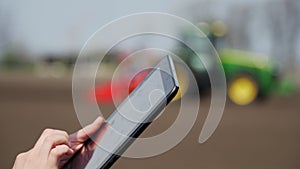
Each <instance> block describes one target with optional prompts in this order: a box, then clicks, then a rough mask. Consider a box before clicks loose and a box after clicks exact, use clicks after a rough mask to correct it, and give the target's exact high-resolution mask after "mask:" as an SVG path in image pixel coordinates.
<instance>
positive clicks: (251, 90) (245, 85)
mask: <svg viewBox="0 0 300 169" xmlns="http://www.w3.org/2000/svg"><path fill="white" fill-rule="evenodd" d="M257 94H258V86H257V84H256V82H255V81H254V80H253V79H252V78H250V77H238V78H235V79H234V80H233V81H231V82H230V84H229V86H228V97H229V98H230V100H231V101H232V102H234V103H235V104H238V105H247V104H250V103H251V102H253V101H254V100H255V99H256V97H257Z"/></svg>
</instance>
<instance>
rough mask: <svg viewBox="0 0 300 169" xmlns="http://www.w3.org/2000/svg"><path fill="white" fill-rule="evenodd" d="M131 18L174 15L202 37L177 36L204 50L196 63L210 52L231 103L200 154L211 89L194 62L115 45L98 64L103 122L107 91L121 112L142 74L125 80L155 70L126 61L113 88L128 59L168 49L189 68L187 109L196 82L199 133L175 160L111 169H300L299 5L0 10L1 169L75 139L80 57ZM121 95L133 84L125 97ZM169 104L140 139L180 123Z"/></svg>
mask: <svg viewBox="0 0 300 169" xmlns="http://www.w3.org/2000/svg"><path fill="white" fill-rule="evenodd" d="M135 12H166V13H170V14H173V15H177V16H179V17H183V18H185V19H187V20H188V21H190V22H192V23H193V24H195V25H196V26H197V27H198V28H199V29H201V30H202V31H203V33H204V34H205V35H206V36H207V37H208V39H209V41H208V40H207V39H206V38H203V39H201V38H199V37H195V36H193V35H191V34H189V30H186V29H181V28H180V29H178V30H177V31H178V33H179V34H180V36H181V37H182V39H184V40H185V41H188V42H190V43H193V44H195V45H199V46H201V47H202V49H203V53H202V54H203V55H204V56H208V57H209V54H210V53H211V51H210V50H211V49H210V47H208V46H210V45H213V46H214V47H215V49H216V50H217V51H218V53H219V56H220V60H221V65H215V66H222V67H223V68H224V71H225V75H226V79H227V87H228V91H227V92H228V99H227V103H226V107H225V110H224V115H223V118H222V121H221V123H220V125H219V127H218V128H217V130H216V132H215V134H214V135H213V136H212V137H211V138H210V139H209V140H208V142H206V143H204V144H199V143H198V137H199V133H200V131H201V128H202V126H203V122H204V120H205V117H206V115H207V112H208V110H209V106H210V94H209V93H210V92H209V91H210V83H209V79H208V75H207V72H206V70H205V69H204V67H203V64H202V63H201V61H200V60H199V59H197V57H196V56H195V53H194V52H193V51H192V50H191V49H189V48H188V47H187V46H185V45H184V44H181V43H178V42H175V43H174V42H170V39H165V38H164V37H155V36H151V37H149V36H144V37H135V38H132V39H128V41H125V42H123V43H121V44H118V45H117V46H115V47H114V48H113V49H111V50H110V51H109V52H108V53H107V54H106V55H105V58H104V62H103V63H102V64H101V67H100V69H99V71H98V76H97V80H99V84H96V89H95V90H94V91H95V94H96V101H97V103H98V104H99V105H100V107H101V110H102V112H104V114H106V115H109V113H111V112H112V111H113V110H114V108H115V106H114V105H113V102H112V96H111V95H112V93H111V92H109V91H110V90H108V89H110V88H111V87H113V89H114V91H117V93H120V100H122V98H124V97H126V96H127V95H128V93H129V92H130V91H132V90H133V89H134V88H135V87H136V85H137V84H138V83H139V82H140V81H141V80H142V79H143V78H144V77H145V76H146V74H147V71H146V73H144V72H142V73H140V74H138V75H137V76H135V79H134V80H132V78H129V77H131V76H128V74H130V75H131V74H132V75H135V74H136V73H137V71H139V70H141V69H142V67H145V66H149V64H150V65H152V66H153V65H154V63H155V62H156V61H157V57H153V58H149V59H150V60H151V62H147V63H145V60H144V59H140V60H137V59H135V60H134V61H133V60H130V59H129V60H127V62H126V63H124V64H125V65H126V66H125V68H128V69H126V70H123V71H122V70H121V72H123V74H120V75H119V76H118V77H120V78H119V80H117V81H116V86H112V83H111V76H112V74H113V73H114V72H115V70H116V68H117V66H118V65H119V64H120V63H121V62H122V61H123V60H125V58H126V57H127V56H128V55H130V54H131V53H132V52H134V51H137V50H139V49H144V48H147V47H152V46H151V45H152V44H153V43H156V42H158V43H157V46H158V47H159V45H162V46H163V45H165V46H164V47H165V48H167V47H166V46H168V47H169V48H170V49H172V51H173V52H174V53H175V54H176V55H177V56H179V58H181V59H182V60H183V61H184V62H185V64H186V65H187V66H188V67H189V69H190V70H191V74H189V71H187V69H186V68H184V66H181V65H180V63H179V62H178V63H177V71H178V75H179V76H180V81H181V82H180V83H181V86H182V90H181V94H186V95H188V96H189V97H190V98H191V102H190V104H191V106H192V105H193V102H192V98H193V91H189V85H190V84H189V81H190V77H191V76H194V77H195V79H196V81H197V85H198V89H199V90H200V93H201V108H200V111H199V116H198V118H197V122H196V125H195V126H194V127H193V129H192V130H191V132H190V133H189V134H188V135H187V137H186V138H185V139H184V140H183V142H181V143H180V144H179V145H178V146H176V147H175V148H173V149H172V150H171V151H168V152H167V153H164V154H162V155H159V156H156V157H152V158H145V159H128V158H121V159H120V160H119V161H118V162H117V163H116V164H115V165H114V166H113V167H112V168H142V167H143V168H207V169H210V168H213V169H216V168H231V169H232V168H245V169H247V168H249V169H250V168H251V169H253V168H257V169H267V168H272V169H275V168H278V169H279V168H280V169H281V168H286V169H294V168H300V162H299V157H300V145H299V142H300V123H299V121H298V119H300V114H299V110H300V106H299V101H300V97H299V96H300V92H299V84H300V78H299V75H298V73H300V48H299V46H300V29H299V27H300V2H299V1H298V0H240V1H238V0H186V1H179V0H173V1H171V0H165V1H163V2H162V1H158V0H152V1H151V2H142V1H137V0H132V1H130V2H128V1H121V2H118V1H108V2H101V1H91V2H74V1H58V0H52V1H38V0H28V1H18V0H0V133H1V144H0V149H1V152H0V168H11V167H12V164H13V161H14V159H15V156H16V155H17V154H18V153H20V152H22V151H27V150H28V149H29V148H31V147H32V146H33V145H34V143H35V141H36V140H37V138H38V137H39V135H40V134H41V132H42V130H43V129H44V128H46V127H51V128H58V129H62V130H66V131H68V132H69V133H71V132H74V131H76V130H78V129H79V128H80V124H79V122H78V120H77V117H76V113H75V111H74V108H73V102H72V71H73V67H74V64H75V61H76V57H77V56H78V54H79V52H80V49H81V48H82V47H83V45H84V44H85V42H86V41H87V39H88V38H89V37H90V36H91V35H92V34H93V33H94V32H95V31H96V30H97V29H99V28H100V27H101V26H103V25H105V24H107V23H108V22H110V21H112V20H114V19H117V18H119V17H122V16H124V15H129V14H132V13H135ZM149 26H151V24H149ZM152 26H153V25H152ZM154 26H159V25H154ZM107 36H114V35H107ZM150 42H152V44H151V43H150ZM137 44H138V45H137ZM208 49H210V50H208ZM95 51H96V53H95V54H96V55H97V53H103V52H104V51H102V50H101V44H99V46H95ZM153 55H155V53H154V54H153ZM156 55H159V54H157V53H156ZM136 57H138V56H136ZM137 66H139V68H137ZM121 77H122V78H121ZM124 83H130V85H129V89H128V88H124V86H123V85H122V84H124ZM177 99H178V100H177V101H174V102H172V103H171V105H170V106H169V107H168V108H167V109H166V112H165V113H164V114H163V115H162V116H161V117H160V118H159V119H158V120H157V121H155V122H154V123H153V124H152V125H151V126H150V127H149V128H148V129H147V130H146V132H145V133H144V134H143V136H144V137H147V136H150V135H154V134H155V133H160V132H162V131H164V130H165V129H167V128H168V126H170V125H171V124H172V122H173V121H174V120H175V118H176V113H171V112H178V110H179V107H180V104H179V103H180V102H179V101H180V97H177ZM168 112H170V113H168ZM187 113H188V112H187Z"/></svg>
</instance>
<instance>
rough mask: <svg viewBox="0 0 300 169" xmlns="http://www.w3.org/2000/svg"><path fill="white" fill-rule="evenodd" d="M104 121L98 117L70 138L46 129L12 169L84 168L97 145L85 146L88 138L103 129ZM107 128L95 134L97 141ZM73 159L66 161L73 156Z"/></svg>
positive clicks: (62, 133) (58, 131)
mask: <svg viewBox="0 0 300 169" xmlns="http://www.w3.org/2000/svg"><path fill="white" fill-rule="evenodd" d="M103 122H104V119H103V118H101V117H99V118H97V119H96V120H95V121H94V122H93V123H92V124H90V125H88V126H86V127H84V128H83V129H81V130H79V131H78V132H76V133H74V134H71V135H70V136H69V135H68V134H67V133H66V132H65V131H60V130H54V129H46V130H44V132H43V133H42V135H41V136H40V138H39V139H38V141H37V142H36V144H35V145H34V147H33V148H32V149H31V150H29V151H28V152H24V153H21V154H19V155H18V156H17V158H16V161H15V163H14V166H13V169H40V168H43V169H58V168H61V167H63V166H64V165H66V166H64V167H65V168H78V169H81V168H84V166H85V165H86V164H87V162H88V161H89V159H90V157H91V155H92V153H93V151H94V150H95V148H96V144H95V143H94V142H93V141H91V142H90V143H89V144H84V143H85V141H87V140H88V139H89V136H91V135H93V134H95V133H96V131H97V130H98V129H99V128H100V127H101V126H102V124H103ZM106 129H107V125H105V126H104V127H103V129H102V130H101V131H100V132H99V133H97V137H96V138H97V141H98V140H99V139H101V137H102V136H103V134H104V132H105V131H106ZM76 152H77V153H78V155H76V156H75V159H73V160H71V161H70V162H69V160H70V159H71V158H72V157H73V156H74V154H75V153H76Z"/></svg>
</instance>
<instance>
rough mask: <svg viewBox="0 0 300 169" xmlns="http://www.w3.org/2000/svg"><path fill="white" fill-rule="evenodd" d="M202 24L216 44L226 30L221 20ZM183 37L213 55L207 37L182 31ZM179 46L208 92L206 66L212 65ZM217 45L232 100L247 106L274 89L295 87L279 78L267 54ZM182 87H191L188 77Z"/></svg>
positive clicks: (185, 47) (183, 56) (201, 87)
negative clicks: (220, 47)
mask: <svg viewBox="0 0 300 169" xmlns="http://www.w3.org/2000/svg"><path fill="white" fill-rule="evenodd" d="M199 27H200V29H201V30H202V31H203V32H204V33H205V34H206V35H207V37H208V38H209V40H210V42H211V44H212V45H214V46H215V47H216V44H217V42H218V40H219V39H220V38H222V37H223V36H225V34H226V32H227V28H226V26H225V24H224V23H222V22H220V21H217V22H214V23H212V24H210V25H209V24H207V23H200V24H199ZM182 39H183V41H185V42H187V41H188V42H190V43H194V44H197V45H199V46H200V47H201V48H202V49H203V50H202V52H203V53H202V54H204V55H209V54H211V52H210V51H208V50H207V49H208V48H209V45H211V44H210V42H209V41H208V40H207V39H206V38H205V37H203V38H201V37H195V36H193V35H191V34H189V32H187V31H186V32H183V33H182ZM208 42H209V43H208ZM176 48H177V49H178V56H180V57H181V59H182V60H183V61H184V62H185V63H186V64H187V66H188V67H189V68H190V69H191V71H192V73H193V75H194V77H195V79H196V81H197V84H198V88H199V90H200V92H201V91H202V92H203V91H209V88H210V82H209V77H208V73H207V71H206V69H210V68H209V67H204V65H203V63H202V62H201V60H200V59H199V57H198V56H197V55H196V54H195V53H194V52H193V51H192V50H191V49H189V48H188V47H187V46H184V45H182V44H179V45H177V46H176ZM216 48H217V51H218V54H219V57H220V60H221V63H222V66H223V69H224V72H225V76H226V80H227V94H228V98H229V99H230V100H231V101H232V102H233V103H235V104H237V105H248V104H250V103H252V102H254V101H255V100H257V99H258V98H264V97H265V96H268V95H270V94H271V93H272V92H273V91H274V90H276V91H283V92H285V93H286V92H291V91H292V90H293V85H292V83H291V82H288V81H282V80H280V78H279V74H278V70H277V68H276V66H275V64H273V63H271V62H270V61H269V60H268V59H266V58H267V57H265V56H263V55H260V54H256V53H251V52H246V51H240V50H234V49H218V47H216ZM179 76H180V73H179ZM179 78H180V77H179ZM181 86H188V80H182V81H181ZM186 88H187V87H185V89H186ZM185 92H186V91H185V90H184V89H183V90H181V93H182V94H184V93H185Z"/></svg>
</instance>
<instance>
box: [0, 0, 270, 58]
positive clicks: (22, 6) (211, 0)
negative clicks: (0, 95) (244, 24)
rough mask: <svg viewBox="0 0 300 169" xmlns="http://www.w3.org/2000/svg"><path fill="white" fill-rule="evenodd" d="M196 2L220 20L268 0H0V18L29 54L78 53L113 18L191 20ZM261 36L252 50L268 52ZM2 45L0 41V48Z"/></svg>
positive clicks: (254, 27)
mask: <svg viewBox="0 0 300 169" xmlns="http://www.w3.org/2000/svg"><path fill="white" fill-rule="evenodd" d="M200 1H203V2H205V3H203V4H208V5H209V4H212V5H211V6H210V8H211V10H213V11H216V12H215V13H214V15H215V16H216V17H219V18H221V19H222V17H226V12H227V13H228V10H225V9H226V7H228V6H230V5H237V4H243V5H245V4H246V5H254V4H255V5H258V4H260V3H264V2H266V1H269V0H184V1H182V0H163V1H161V0H151V1H141V0H130V1H117V0H111V1H100V0H90V1H74V0H51V1H41V0H26V1H24V0H0V18H1V17H2V18H3V17H5V18H8V19H6V20H8V21H9V22H8V23H9V24H8V25H9V35H10V39H11V44H14V45H16V46H17V47H21V48H24V49H26V50H28V51H29V53H31V54H32V55H33V56H41V55H42V54H47V53H64V52H73V53H74V52H75V53H78V52H79V51H80V49H81V48H82V47H83V45H84V44H85V42H86V41H87V40H88V38H89V37H90V36H91V35H92V34H93V33H94V32H95V31H97V30H98V29H99V28H100V27H101V26H103V25H105V24H107V23H109V22H111V21H113V20H114V19H118V18H120V17H122V16H125V15H129V14H132V13H137V12H165V13H170V14H173V15H177V16H179V17H183V18H185V19H187V20H189V21H191V22H194V21H195V18H194V17H193V16H191V13H192V12H193V11H189V9H192V10H201V9H202V10H205V7H203V6H199V8H198V7H197V5H199V4H201V3H199V2H200ZM194 4H197V5H196V6H195V5H194ZM193 5H194V6H193ZM191 6H193V8H191ZM203 13H205V11H204V12H203ZM0 24H1V22H0ZM259 24H260V23H259V22H258V23H256V25H255V24H254V25H252V29H253V30H254V31H255V29H256V28H257V25H259ZM0 26H3V25H0ZM112 36H113V35H112ZM262 36H267V34H262V35H253V36H252V37H251V38H252V39H254V40H253V41H255V43H254V44H252V45H254V46H253V50H257V51H259V52H264V53H269V52H270V47H269V46H268V42H267V41H266V40H265V39H267V38H262ZM256 39H259V41H256ZM3 46H5V45H3V44H0V49H1V48H3Z"/></svg>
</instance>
